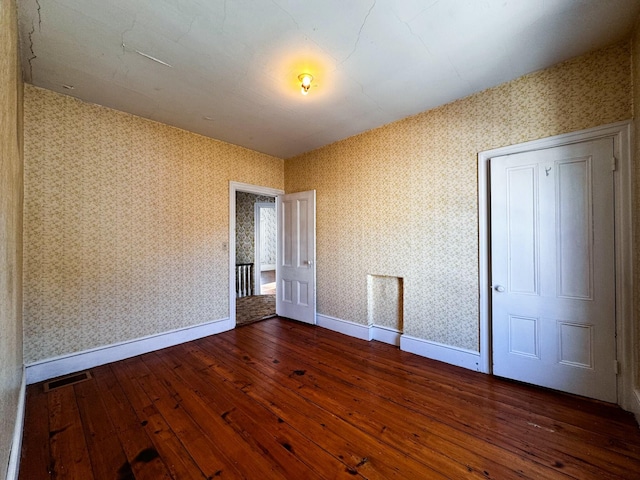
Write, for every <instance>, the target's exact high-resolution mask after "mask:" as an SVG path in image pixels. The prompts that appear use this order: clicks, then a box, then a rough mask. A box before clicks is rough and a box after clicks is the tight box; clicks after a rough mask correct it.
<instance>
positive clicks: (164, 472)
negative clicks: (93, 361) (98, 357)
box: [92, 365, 171, 480]
mask: <svg viewBox="0 0 640 480" xmlns="http://www.w3.org/2000/svg"><path fill="white" fill-rule="evenodd" d="M92 374H93V378H94V379H95V382H96V384H97V386H98V388H99V389H100V393H101V396H102V401H103V403H104V406H105V411H106V413H107V415H108V416H109V418H110V420H111V422H112V424H113V426H114V429H115V431H116V432H117V435H118V438H119V440H120V443H121V445H122V449H123V451H124V453H125V456H126V462H125V463H123V464H120V465H118V471H119V472H120V476H121V477H122V478H123V480H124V479H125V478H127V477H129V478H136V479H138V480H140V479H149V480H152V479H169V478H171V474H170V471H169V468H168V467H167V465H166V463H165V460H164V457H156V456H155V455H154V454H153V452H154V451H158V450H157V449H156V446H155V444H154V443H153V442H152V439H151V438H150V436H149V435H148V434H147V431H146V429H145V428H144V427H145V425H144V421H145V420H144V419H143V420H141V419H140V418H139V417H138V416H137V415H136V412H135V411H134V409H133V407H132V401H134V400H133V399H134V398H135V393H134V392H131V393H129V392H126V393H125V391H124V390H123V388H122V386H121V384H120V383H119V382H118V380H117V379H116V377H115V375H114V374H113V372H112V370H111V367H110V366H108V365H107V366H103V367H98V368H95V369H93V371H92Z"/></svg>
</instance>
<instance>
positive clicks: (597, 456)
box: [248, 326, 638, 478]
mask: <svg viewBox="0 0 640 480" xmlns="http://www.w3.org/2000/svg"><path fill="white" fill-rule="evenodd" d="M262 328H263V330H262V331H261V332H260V335H259V336H258V338H260V339H263V340H264V339H265V338H266V336H267V335H268V333H267V332H266V331H265V330H264V328H267V327H264V326H263V327H262ZM248 334H249V335H251V333H248ZM254 336H255V334H254ZM278 342H285V343H286V340H284V339H282V338H279V339H278ZM309 345H310V344H309ZM287 348H288V349H291V350H292V351H298V352H299V354H305V353H306V357H307V358H309V359H313V358H314V357H313V355H314V353H313V351H310V350H308V349H305V348H304V342H300V341H299V339H297V342H296V344H295V345H294V344H289V346H288V347H287ZM322 359H323V360H324V361H325V362H327V363H328V364H331V363H334V362H338V363H340V362H341V361H342V360H344V362H348V359H343V356H341V355H340V354H339V352H338V351H337V350H336V351H335V352H334V353H333V354H331V353H329V351H328V349H326V348H325V349H323V353H322ZM332 359H333V360H334V362H331V360H332ZM344 362H343V363H344ZM321 363H322V362H321ZM321 363H320V364H318V365H319V368H322V365H321ZM356 365H358V364H357V362H356ZM328 368H332V367H328ZM340 368H341V370H340V374H341V376H348V375H350V373H349V372H346V371H344V368H343V365H340ZM351 375H353V374H351ZM371 375H372V377H373V378H374V382H375V383H376V384H378V385H377V386H376V387H374V388H377V389H379V390H382V391H384V392H388V394H387V393H385V394H384V396H385V398H389V399H391V400H393V399H392V398H391V396H393V394H397V395H398V396H397V397H396V400H395V401H398V402H405V403H406V402H411V403H415V405H416V407H415V408H414V411H415V412H416V414H418V415H422V414H424V413H426V412H431V415H432V417H433V418H438V419H441V418H446V417H449V418H451V419H452V421H453V422H456V421H457V422H459V428H462V427H467V426H473V428H472V429H471V430H472V431H473V432H477V434H480V435H482V434H483V432H484V433H485V434H486V433H487V432H488V433H491V432H494V431H496V433H499V435H495V438H499V439H500V446H501V447H505V444H504V441H503V440H504V439H505V438H509V437H511V438H512V439H514V440H515V443H516V444H517V443H518V442H520V443H522V445H521V449H520V450H521V452H523V453H521V454H523V455H531V454H535V455H536V456H539V457H540V459H539V461H541V463H544V464H547V465H556V464H557V465H561V466H562V467H561V468H562V471H563V472H564V473H568V471H570V470H572V469H574V470H576V471H575V472H574V473H573V474H574V475H576V476H577V478H580V477H581V476H582V475H583V474H584V472H585V470H586V471H587V472H588V471H594V472H596V471H600V470H599V469H600V467H601V466H606V467H607V468H609V469H611V470H612V472H613V473H614V475H623V474H624V473H625V472H626V471H627V469H628V468H632V467H633V466H635V464H637V460H638V459H637V458H636V453H635V452H633V451H632V450H630V449H628V448H626V447H625V445H624V442H621V441H612V439H611V437H603V436H601V435H600V432H598V433H595V432H588V433H585V432H583V431H580V430H578V429H572V428H571V425H563V424H562V423H559V422H557V421H554V422H553V423H552V427H553V428H554V429H557V430H563V431H566V432H567V433H569V434H570V436H560V437H559V436H558V435H555V434H556V431H555V430H551V428H544V427H541V426H540V425H537V424H534V423H533V422H534V421H536V422H540V423H543V422H544V421H545V420H546V419H545V418H541V417H539V416H537V415H535V414H534V413H533V410H532V409H530V411H527V412H525V413H526V417H525V418H522V416H523V415H524V413H522V412H516V413H515V414H514V412H513V411H511V409H510V408H511V407H510V406H509V405H503V404H501V403H498V405H499V408H500V410H499V411H495V412H494V411H493V410H491V409H489V408H488V407H487V406H486V405H480V404H477V403H476V404H474V402H473V401H471V402H470V403H466V401H461V400H460V398H459V397H461V396H464V391H462V390H460V389H458V390H456V391H452V392H444V395H432V394H431V393H432V392H434V391H435V392H437V391H438V388H439V387H438V386H437V385H436V383H434V382H433V381H432V380H430V381H429V383H428V384H427V385H424V387H425V390H424V393H425V394H424V395H422V394H421V389H420V384H419V383H417V381H416V379H417V378H418V375H415V374H414V375H411V377H409V378H410V380H408V382H409V383H408V385H405V386H396V387H397V388H394V385H395V384H394V383H391V384H389V383H388V382H385V380H384V376H385V375H384V372H381V371H379V370H374V371H373V372H372V373H371ZM432 377H434V375H433V374H431V373H430V374H429V378H430V379H431V378H432ZM356 378H357V379H358V381H357V383H358V384H359V385H360V386H362V385H363V384H366V383H367V376H366V372H364V369H361V370H360V371H359V372H358V373H357V375H356ZM392 378H394V379H395V378H396V376H395V375H394V376H393V377H392ZM447 381H449V380H447ZM380 384H381V385H382V388H380ZM512 388H514V390H517V389H518V388H519V387H518V386H512ZM390 395H391V396H390ZM556 395H557V394H556ZM547 396H549V397H550V394H549V393H548V392H547ZM438 397H442V398H443V399H444V400H442V401H440V402H438ZM549 400H550V398H548V399H547V403H550V402H549ZM532 408H533V407H532ZM478 410H480V411H488V412H492V416H491V418H492V419H493V420H494V422H495V421H496V420H497V422H498V423H497V424H495V423H494V425H493V426H487V427H485V426H483V425H482V424H479V423H478V421H482V419H483V418H484V416H477V415H475V414H474V413H473V412H475V411H478ZM509 412H510V413H511V414H512V416H511V417H509V416H508V414H509ZM514 418H516V419H517V422H519V423H515V424H514V421H513V419H514ZM525 420H526V421H525ZM452 425H453V423H452ZM514 425H515V426H514ZM543 425H544V423H543ZM488 427H492V428H488ZM532 436H533V437H535V436H538V437H540V438H541V439H543V440H541V441H540V443H541V444H542V445H545V449H544V450H536V449H535V447H534V448H532V447H531V442H529V443H523V442H521V439H530V438H531V437H532ZM632 437H633V438H636V437H637V431H635V430H633V432H632ZM558 438H560V441H559V440H558ZM563 438H570V439H571V440H570V441H569V443H567V442H564V443H563V442H562V439H563ZM594 438H595V439H596V440H599V443H597V444H596V445H595V447H596V448H595V449H594V450H586V449H583V450H581V454H583V455H581V454H577V453H576V452H575V441H576V440H579V441H580V442H581V444H582V443H585V444H586V445H590V444H591V443H593V442H594V441H595V440H594ZM483 440H484V441H486V442H487V443H488V444H492V443H497V442H496V440H495V439H493V438H491V437H484V438H483ZM534 445H535V443H534ZM571 445H574V448H573V449H572V448H571ZM550 447H553V448H550ZM619 447H622V448H619ZM547 450H548V451H549V453H552V454H553V455H552V456H550V457H549V456H547V455H546V454H545V452H547ZM618 450H621V451H618ZM580 455H581V456H580ZM545 457H546V461H545ZM612 459H615V461H614V463H613V464H612V463H611V460H612ZM592 464H595V465H592ZM599 464H600V465H599Z"/></svg>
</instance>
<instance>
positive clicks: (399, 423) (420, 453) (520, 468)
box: [242, 332, 563, 479]
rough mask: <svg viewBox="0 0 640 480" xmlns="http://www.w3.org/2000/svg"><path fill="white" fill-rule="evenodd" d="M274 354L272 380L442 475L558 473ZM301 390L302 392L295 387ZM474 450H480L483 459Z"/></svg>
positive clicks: (313, 365)
mask: <svg viewBox="0 0 640 480" xmlns="http://www.w3.org/2000/svg"><path fill="white" fill-rule="evenodd" d="M242 333H243V334H246V333H245V332H242ZM253 340H254V342H259V343H261V342H264V341H266V340H265V339H264V338H261V337H260V336H255V337H254V339H253ZM251 345H252V344H251V342H249V341H246V342H243V346H244V348H245V351H246V352H247V353H248V354H249V355H256V354H258V355H259V354H260V351H259V350H258V351H255V350H254V349H252V348H251ZM274 354H277V359H278V363H277V364H274V363H273V362H268V365H269V364H270V365H269V367H268V371H267V373H268V374H269V375H270V376H271V377H272V378H276V379H278V380H279V381H280V382H292V383H293V387H294V388H297V389H298V391H299V392H303V394H304V395H305V397H306V398H309V399H310V400H311V401H312V402H314V403H316V404H321V405H323V407H324V408H326V409H328V410H331V411H333V412H335V413H336V414H338V415H339V416H340V417H341V418H343V419H344V420H345V421H347V422H349V423H352V424H354V425H357V426H358V427H359V428H360V429H362V430H363V431H365V432H367V433H368V434H370V435H376V434H377V435H378V436H379V438H380V439H381V440H382V441H384V442H385V443H387V444H388V445H390V446H392V445H395V446H398V447H399V448H401V449H402V450H403V451H406V452H408V453H410V454H412V455H413V456H414V457H417V458H423V459H424V461H425V462H426V463H427V464H429V465H432V466H434V467H435V466H436V465H438V460H439V461H440V468H441V469H442V470H441V471H443V473H444V472H447V473H449V472H452V471H453V466H454V465H456V464H459V467H458V468H459V472H458V474H460V472H464V473H465V474H467V475H469V474H470V473H472V472H475V474H476V475H477V476H478V477H479V478H485V477H486V476H487V472H490V475H491V476H493V477H495V478H505V477H507V476H511V477H515V476H524V473H523V472H524V471H528V472H529V475H530V477H534V478H541V479H542V478H553V477H556V476H558V475H561V474H562V473H563V472H562V473H559V472H553V471H550V470H549V468H546V467H544V466H542V465H539V464H537V463H535V462H533V461H531V460H528V459H526V458H522V457H521V456H519V455H514V454H511V453H510V452H508V451H505V450H504V449H501V448H497V447H495V446H493V445H490V444H489V445H487V444H486V442H482V441H480V440H479V439H477V438H476V437H474V436H472V435H468V434H464V433H462V432H459V431H457V430H454V429H451V428H448V427H447V425H445V424H443V423H441V422H438V421H434V420H432V419H429V418H426V417H420V416H418V415H416V416H414V417H412V418H411V420H410V421H409V420H406V419H405V417H404V415H403V408H402V407H401V406H400V405H398V404H395V403H393V402H389V401H387V400H386V399H383V398H382V397H379V396H376V395H375V394H373V392H371V391H367V390H364V389H363V388H362V385H357V381H356V380H354V382H356V384H352V383H349V382H347V381H345V380H344V378H342V375H341V378H338V377H335V376H333V375H332V373H331V372H330V371H329V372H328V373H324V372H322V370H321V369H319V368H318V363H317V362H313V361H309V359H308V358H305V357H303V356H302V355H288V354H286V352H284V351H281V352H278V353H276V352H274ZM274 360H275V357H274ZM271 365H272V366H271ZM297 369H303V370H304V371H305V372H306V373H305V375H293V376H292V375H290V372H293V371H295V370H297ZM280 371H282V373H280ZM343 373H344V372H343ZM302 386H305V387H307V388H304V389H303V388H300V387H302ZM363 390H364V391H363ZM451 439H453V440H454V441H451ZM425 450H426V451H428V454H427V455H425V454H424V452H425ZM477 452H482V455H479V454H478V453H477ZM488 457H489V458H488ZM491 457H493V459H492V458H491Z"/></svg>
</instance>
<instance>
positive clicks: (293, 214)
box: [276, 190, 316, 324]
mask: <svg viewBox="0 0 640 480" xmlns="http://www.w3.org/2000/svg"><path fill="white" fill-rule="evenodd" d="M276 208H277V216H278V253H277V256H276V313H277V314H278V315H279V316H281V317H287V318H291V319H293V320H299V321H301V322H306V323H311V324H315V323H316V192H315V190H311V191H308V192H298V193H291V194H288V195H279V196H278V198H277V200H276Z"/></svg>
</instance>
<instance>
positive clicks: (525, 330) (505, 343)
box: [490, 138, 617, 402]
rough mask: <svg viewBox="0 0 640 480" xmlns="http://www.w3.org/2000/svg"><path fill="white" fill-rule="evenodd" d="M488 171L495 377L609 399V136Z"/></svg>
mask: <svg viewBox="0 0 640 480" xmlns="http://www.w3.org/2000/svg"><path fill="white" fill-rule="evenodd" d="M490 168H491V269H492V276H491V278H492V336H493V341H492V344H493V345H492V347H493V372H494V374H495V375H499V376H502V377H507V378H511V379H515V380H520V381H523V382H527V383H532V384H536V385H541V386H544V387H549V388H553V389H557V390H562V391H565V392H570V393H575V394H578V395H584V396H587V397H591V398H596V399H600V400H604V401H607V402H616V401H617V390H616V373H617V372H616V369H617V363H616V341H615V329H616V326H615V250H614V191H613V185H614V184H613V170H614V168H615V161H614V159H613V140H612V139H610V138H609V139H600V140H594V141H589V142H584V143H578V144H574V145H566V146H561V147H555V148H550V149H545V150H539V151H533V152H526V153H519V154H514V155H506V156H503V157H497V158H492V159H491V163H490Z"/></svg>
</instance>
